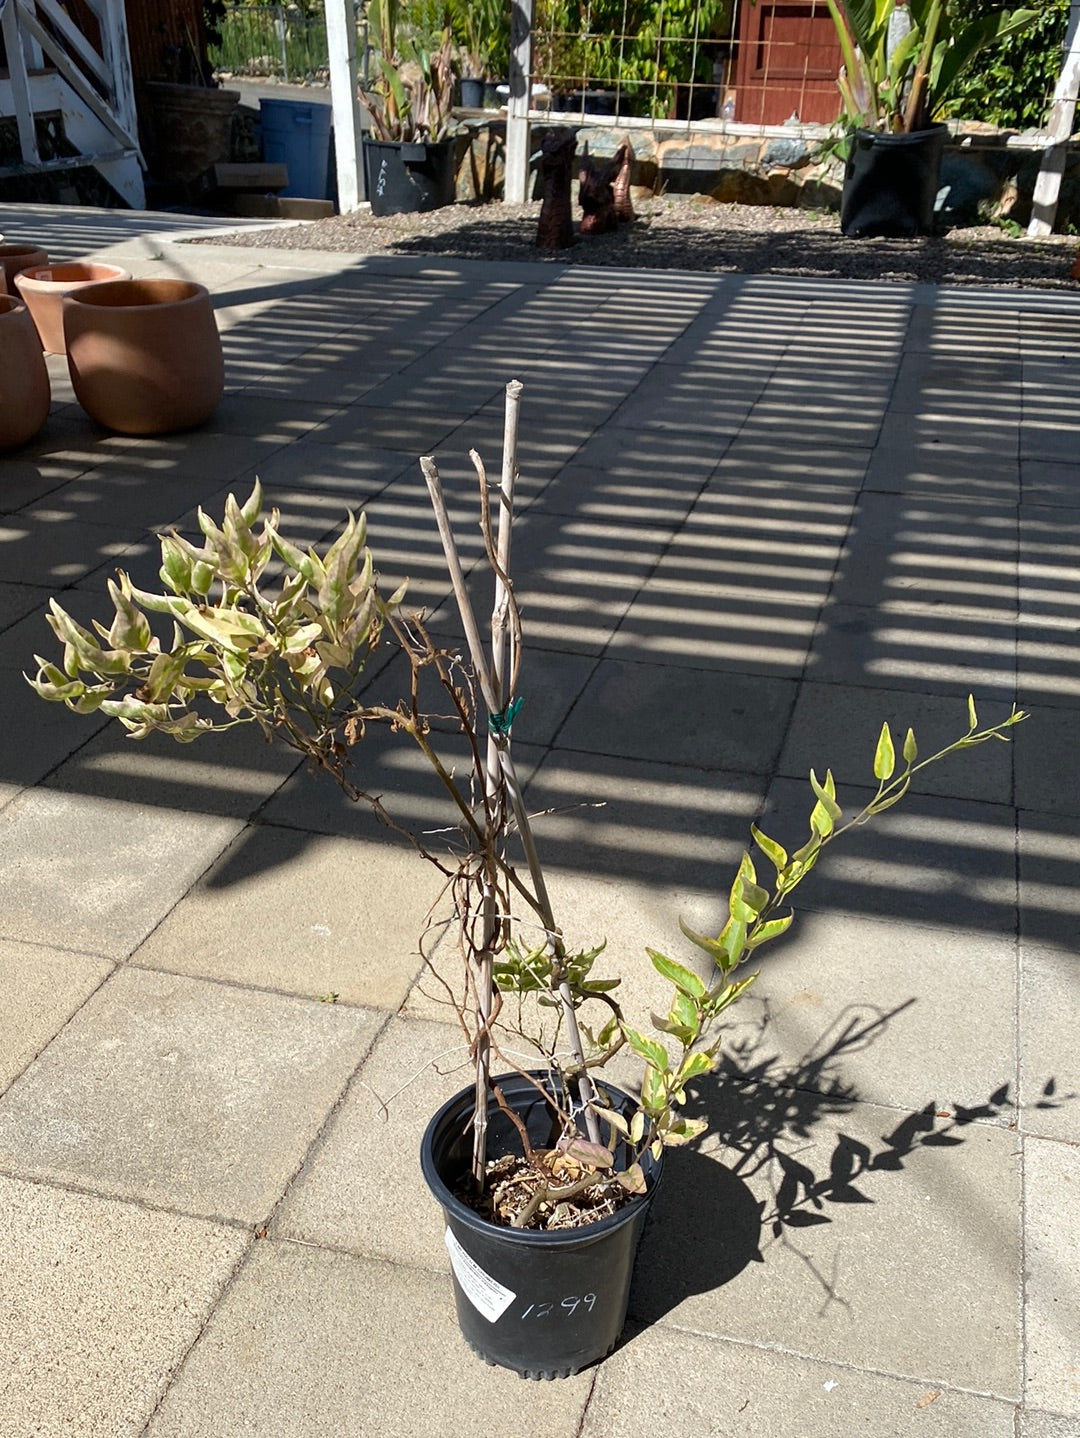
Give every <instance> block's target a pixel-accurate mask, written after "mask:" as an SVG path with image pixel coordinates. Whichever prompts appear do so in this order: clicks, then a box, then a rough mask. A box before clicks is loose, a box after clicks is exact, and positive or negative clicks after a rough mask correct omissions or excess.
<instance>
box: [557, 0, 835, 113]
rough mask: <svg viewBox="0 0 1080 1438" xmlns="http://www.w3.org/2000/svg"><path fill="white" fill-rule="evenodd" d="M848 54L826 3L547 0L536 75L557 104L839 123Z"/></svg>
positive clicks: (590, 109)
mask: <svg viewBox="0 0 1080 1438" xmlns="http://www.w3.org/2000/svg"><path fill="white" fill-rule="evenodd" d="M839 66H840V51H839V45H838V43H837V40H836V35H835V28H834V26H833V22H832V18H831V16H830V14H829V10H828V7H827V5H826V4H825V0H771V3H770V0H758V3H757V4H753V3H751V0H702V3H697V4H695V3H690V0H653V3H649V4H641V3H636V0H539V3H538V5H537V14H536V22H535V25H534V29H533V77H534V80H535V81H537V82H539V83H540V84H542V85H543V86H544V87H545V89H546V90H547V92H548V93H549V95H550V97H551V99H550V103H551V105H552V107H553V108H556V109H561V110H571V111H578V112H581V113H583V114H589V113H601V114H604V113H607V114H618V115H625V116H634V115H639V116H646V117H651V118H653V119H667V120H676V119H679V120H702V119H724V120H730V121H739V122H743V123H747V124H753V125H776V124H783V123H784V122H785V121H788V120H790V119H792V118H793V117H794V118H798V119H799V120H805V121H812V122H818V123H828V122H829V121H831V120H835V119H836V118H837V115H838V113H839V96H838V92H837V89H836V76H837V73H838V70H839Z"/></svg>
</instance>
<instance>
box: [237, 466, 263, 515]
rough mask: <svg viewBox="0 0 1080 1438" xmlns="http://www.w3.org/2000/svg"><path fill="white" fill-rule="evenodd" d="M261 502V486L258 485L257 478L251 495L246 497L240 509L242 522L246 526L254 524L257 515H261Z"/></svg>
mask: <svg viewBox="0 0 1080 1438" xmlns="http://www.w3.org/2000/svg"><path fill="white" fill-rule="evenodd" d="M262 502H263V492H262V485H261V484H260V483H259V480H258V478H256V480H255V485H254V487H253V489H252V491H251V493H250V494H249V495H248V497H247V499H246V500H245V501H244V503H243V505H242V506H241V509H240V513H241V514H242V515H243V517H244V522H245V523H246V524H249V525H251V524H254V523H255V521H256V520H257V519H258V517H259V515H260V514H261V513H262Z"/></svg>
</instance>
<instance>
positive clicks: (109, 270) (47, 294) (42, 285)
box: [15, 260, 131, 355]
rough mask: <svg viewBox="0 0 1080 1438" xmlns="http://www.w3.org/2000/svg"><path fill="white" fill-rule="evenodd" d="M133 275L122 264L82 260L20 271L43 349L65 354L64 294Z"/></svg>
mask: <svg viewBox="0 0 1080 1438" xmlns="http://www.w3.org/2000/svg"><path fill="white" fill-rule="evenodd" d="M130 279H131V275H130V273H129V272H128V271H127V270H124V269H121V268H120V266H119V265H101V264H92V263H90V262H89V261H83V260H79V261H77V262H75V263H73V264H70V265H39V266H37V267H36V268H35V269H32V270H21V271H20V272H19V274H17V275H16V276H15V288H16V289H17V290H18V292H19V294H20V295H22V298H23V301H24V303H25V305H26V308H27V309H28V310H29V311H30V318H31V319H32V320H33V321H34V323H35V324H36V325H37V332H38V334H39V335H40V336H41V348H42V349H43V350H44V351H45V353H46V354H51V355H62V354H63V353H64V309H63V301H64V296H65V295H68V294H71V293H72V291H73V290H77V289H81V288H82V287H83V285H94V284H101V283H102V281H103V280H130Z"/></svg>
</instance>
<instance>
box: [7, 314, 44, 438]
mask: <svg viewBox="0 0 1080 1438" xmlns="http://www.w3.org/2000/svg"><path fill="white" fill-rule="evenodd" d="M49 400H50V394H49V372H48V370H47V369H46V368H45V356H44V355H43V354H42V353H41V341H40V340H39V339H38V332H37V330H36V329H35V328H34V321H33V320H32V319H31V318H30V314H29V311H28V310H27V308H26V306H25V305H24V304H22V303H21V302H20V301H19V299H18V298H17V297H15V296H14V295H0V449H14V448H15V446H16V445H20V444H25V443H26V441H27V440H28V439H33V437H34V435H35V434H37V432H38V430H39V429H40V428H41V426H42V425H43V424H44V423H45V416H46V415H47V414H48V413H49Z"/></svg>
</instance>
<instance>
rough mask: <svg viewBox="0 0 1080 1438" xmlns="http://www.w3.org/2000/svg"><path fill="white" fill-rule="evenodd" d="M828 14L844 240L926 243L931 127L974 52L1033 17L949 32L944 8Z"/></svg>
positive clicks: (927, 2) (908, 2) (870, 2)
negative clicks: (840, 131)
mask: <svg viewBox="0 0 1080 1438" xmlns="http://www.w3.org/2000/svg"><path fill="white" fill-rule="evenodd" d="M826 4H827V5H828V7H829V13H830V14H831V15H832V18H833V23H834V24H835V26H836V33H837V37H838V39H839V41H840V52H841V57H842V60H843V64H842V67H841V71H840V77H839V80H838V82H837V83H838V85H839V87H840V95H841V98H842V100H843V107H844V121H843V124H844V128H845V131H846V134H845V141H844V149H845V150H846V154H845V160H846V165H845V173H844V188H843V195H842V198H841V206H840V229H841V232H842V233H843V234H845V235H891V236H908V235H924V234H929V233H930V231H931V229H932V227H933V218H934V202H935V200H936V198H937V192H938V178H939V174H940V169H941V155H942V151H943V149H944V146H945V139H946V129H945V126H944V125H943V124H939V123H936V121H938V120H939V118H940V116H941V115H942V113H943V111H944V110H945V108H946V107H947V105H948V103H949V101H950V99H951V98H952V97H953V94H954V89H955V86H956V84H957V81H958V80H959V79H960V78H961V77H962V76H963V74H964V73H965V72H966V71H967V70H968V69H969V68H970V67H971V65H972V63H973V61H974V60H975V58H976V56H977V55H978V54H979V53H980V51H982V50H983V49H984V48H985V47H986V46H987V45H991V44H993V43H994V42H995V41H998V40H1001V39H1003V38H1004V37H1005V36H1007V35H1013V34H1016V33H1017V32H1018V31H1020V30H1024V29H1026V28H1027V27H1028V26H1029V25H1031V24H1033V23H1034V21H1035V20H1036V19H1037V18H1038V12H1037V11H1035V10H1025V9H1017V10H1012V11H1009V10H995V11H992V12H990V13H988V14H983V15H980V16H978V18H977V19H975V20H971V21H966V22H958V23H955V24H954V23H953V19H952V16H951V14H950V9H949V0H826Z"/></svg>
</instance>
